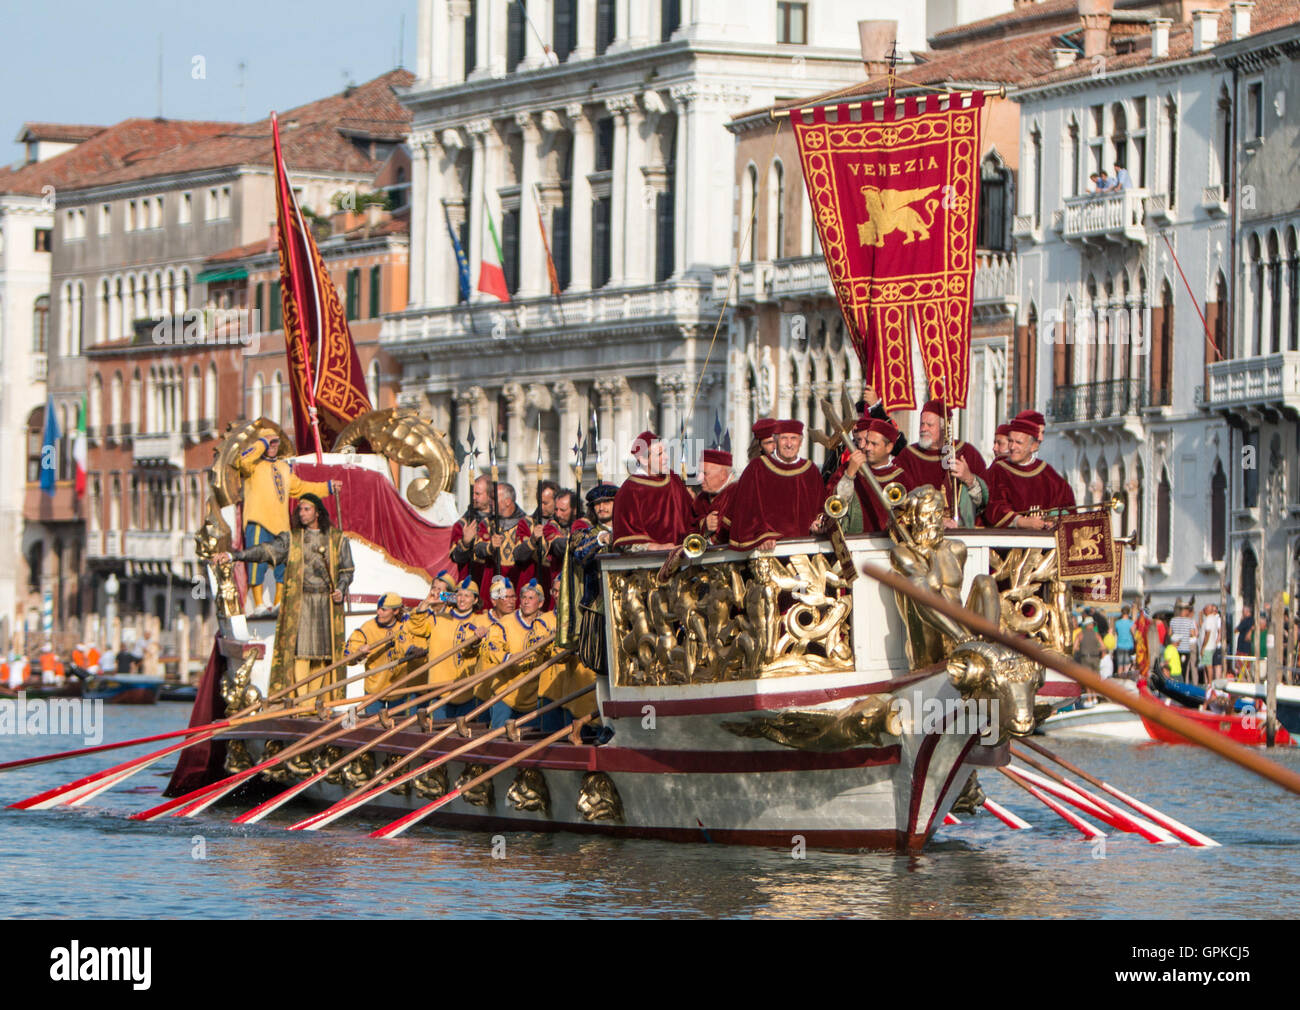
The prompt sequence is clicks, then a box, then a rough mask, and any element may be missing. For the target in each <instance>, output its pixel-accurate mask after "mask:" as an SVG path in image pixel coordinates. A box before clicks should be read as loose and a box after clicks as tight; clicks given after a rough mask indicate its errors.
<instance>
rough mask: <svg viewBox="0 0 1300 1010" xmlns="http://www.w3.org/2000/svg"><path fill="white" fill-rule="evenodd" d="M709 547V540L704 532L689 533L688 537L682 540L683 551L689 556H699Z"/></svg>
mask: <svg viewBox="0 0 1300 1010" xmlns="http://www.w3.org/2000/svg"><path fill="white" fill-rule="evenodd" d="M708 549H709V542H708V541H707V540H705V539H704V534H702V533H688V534H686V539H685V540H683V541H682V553H683V554H685V555H686V556H687V557H688V558H698V557H699V556H700V555H701V554H703V553H704V552H705V551H706V550H708Z"/></svg>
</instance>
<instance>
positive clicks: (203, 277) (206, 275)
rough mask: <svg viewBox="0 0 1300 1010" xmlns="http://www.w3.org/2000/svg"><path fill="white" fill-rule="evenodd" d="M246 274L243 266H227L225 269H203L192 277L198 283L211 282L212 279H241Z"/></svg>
mask: <svg viewBox="0 0 1300 1010" xmlns="http://www.w3.org/2000/svg"><path fill="white" fill-rule="evenodd" d="M247 276H248V271H247V270H245V269H244V268H243V267H233V268H229V267H228V268H227V269H225V270H205V271H203V273H201V274H199V275H198V276H197V277H195V278H194V279H195V280H196V281H197V282H198V283H200V284H211V283H213V282H214V281H242V280H243V279H244V278H245V277H247Z"/></svg>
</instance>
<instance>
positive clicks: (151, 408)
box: [140, 368, 162, 434]
mask: <svg viewBox="0 0 1300 1010" xmlns="http://www.w3.org/2000/svg"><path fill="white" fill-rule="evenodd" d="M159 399H160V397H159V393H158V377H157V373H156V372H155V371H154V370H153V369H152V368H151V369H149V371H148V373H147V374H146V375H145V377H144V427H143V428H142V429H140V430H141V431H147V432H149V433H150V434H153V433H154V432H158V431H162V417H161V416H160V412H159V410H158V401H159Z"/></svg>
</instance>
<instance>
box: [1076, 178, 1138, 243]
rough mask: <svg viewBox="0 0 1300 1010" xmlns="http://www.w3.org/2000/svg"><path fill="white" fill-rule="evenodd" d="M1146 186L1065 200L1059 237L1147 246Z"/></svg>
mask: <svg viewBox="0 0 1300 1010" xmlns="http://www.w3.org/2000/svg"><path fill="white" fill-rule="evenodd" d="M1147 196H1148V194H1147V191H1146V190H1145V189H1124V190H1119V191H1118V192H1112V193H1087V194H1085V195H1083V196H1072V197H1070V198H1069V199H1067V200H1066V201H1065V206H1064V211H1065V213H1064V218H1063V220H1062V227H1061V237H1062V238H1064V239H1065V240H1066V241H1067V242H1078V243H1080V244H1083V245H1108V244H1124V243H1128V242H1133V243H1137V244H1138V245H1146V241H1147V230H1146V224H1145V222H1146V201H1147Z"/></svg>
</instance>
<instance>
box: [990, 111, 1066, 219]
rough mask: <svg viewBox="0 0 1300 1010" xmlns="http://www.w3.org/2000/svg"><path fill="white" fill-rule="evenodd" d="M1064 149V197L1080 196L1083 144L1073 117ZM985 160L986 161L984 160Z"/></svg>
mask: <svg viewBox="0 0 1300 1010" xmlns="http://www.w3.org/2000/svg"><path fill="white" fill-rule="evenodd" d="M1065 135H1066V149H1065V165H1064V166H1063V167H1064V169H1065V195H1066V196H1081V195H1082V194H1083V187H1082V186H1081V185H1080V176H1081V172H1082V168H1081V165H1080V161H1081V159H1082V157H1083V142H1082V140H1081V139H1080V133H1079V120H1078V118H1077V117H1075V116H1071V117H1070V122H1069V125H1068V126H1067V127H1066V130H1065ZM986 160H987V159H986ZM983 198H984V194H983V190H981V191H980V199H981V200H982V199H983Z"/></svg>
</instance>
